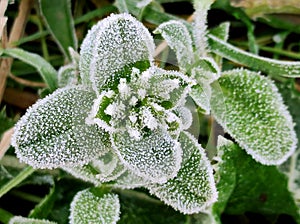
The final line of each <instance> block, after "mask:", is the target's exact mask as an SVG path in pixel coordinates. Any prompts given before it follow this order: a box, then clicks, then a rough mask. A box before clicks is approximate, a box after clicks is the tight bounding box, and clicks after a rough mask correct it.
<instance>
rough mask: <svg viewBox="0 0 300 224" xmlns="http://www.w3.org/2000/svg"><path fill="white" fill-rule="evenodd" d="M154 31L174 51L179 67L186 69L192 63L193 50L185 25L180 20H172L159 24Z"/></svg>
mask: <svg viewBox="0 0 300 224" xmlns="http://www.w3.org/2000/svg"><path fill="white" fill-rule="evenodd" d="M154 33H160V34H161V35H162V36H163V38H164V39H165V40H166V41H167V43H168V45H169V46H170V48H171V49H173V50H174V51H175V53H176V57H177V61H178V64H179V67H180V69H181V70H182V71H188V70H189V68H190V67H191V65H192V64H193V63H194V52H193V45H192V38H191V35H190V33H189V31H188V29H187V28H186V26H185V25H184V24H183V23H182V22H180V21H176V20H172V21H169V22H165V23H163V24H161V25H159V27H157V28H156V30H154Z"/></svg>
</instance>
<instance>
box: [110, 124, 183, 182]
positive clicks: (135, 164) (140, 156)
mask: <svg viewBox="0 0 300 224" xmlns="http://www.w3.org/2000/svg"><path fill="white" fill-rule="evenodd" d="M111 141H112V143H113V148H114V149H115V151H116V153H117V154H118V156H119V158H120V160H121V161H122V162H123V163H124V165H125V166H126V167H127V168H128V169H129V170H130V171H131V172H133V173H134V174H136V175H138V176H140V177H143V178H145V179H147V180H150V181H152V182H154V183H164V182H166V181H167V180H168V179H170V178H173V177H175V176H176V174H177V172H178V170H179V168H180V163H181V156H182V151H181V147H180V145H179V144H178V142H176V141H175V140H173V139H172V138H171V137H170V136H169V135H168V134H167V133H166V132H165V131H163V130H161V129H156V130H154V131H150V130H149V131H148V133H144V136H143V137H142V138H141V139H139V140H136V139H134V138H132V137H130V135H129V134H128V132H127V131H119V132H116V133H113V134H112V138H111Z"/></svg>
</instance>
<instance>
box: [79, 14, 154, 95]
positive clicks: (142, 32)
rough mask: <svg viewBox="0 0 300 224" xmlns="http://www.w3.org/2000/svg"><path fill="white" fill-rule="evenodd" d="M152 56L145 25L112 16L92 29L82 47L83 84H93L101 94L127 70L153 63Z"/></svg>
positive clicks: (122, 16)
mask: <svg viewBox="0 0 300 224" xmlns="http://www.w3.org/2000/svg"><path fill="white" fill-rule="evenodd" d="M153 52H154V42H153V38H152V36H151V35H150V33H149V31H148V30H147V29H146V27H144V25H143V24H142V23H140V22H139V21H137V20H136V19H135V18H134V17H132V16H130V15H129V14H118V15H111V16H109V17H107V18H105V19H103V20H101V21H100V22H99V23H98V24H96V25H95V26H93V28H92V29H91V30H90V32H89V33H88V35H87V36H86V37H85V39H84V41H83V43H82V46H81V51H80V55H81V58H80V62H79V70H80V74H81V77H82V80H83V82H84V83H89V80H91V82H92V83H93V88H94V89H95V91H99V92H101V90H102V89H103V88H104V87H105V86H106V85H108V84H109V83H108V80H110V79H111V78H112V77H113V76H115V75H117V74H118V71H119V70H121V69H122V68H123V67H124V66H126V65H128V64H132V63H135V62H138V61H145V60H148V61H152V60H153V58H152V55H153Z"/></svg>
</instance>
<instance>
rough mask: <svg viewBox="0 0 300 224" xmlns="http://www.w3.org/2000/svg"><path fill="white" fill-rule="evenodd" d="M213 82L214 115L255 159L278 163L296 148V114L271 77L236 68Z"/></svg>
mask: <svg viewBox="0 0 300 224" xmlns="http://www.w3.org/2000/svg"><path fill="white" fill-rule="evenodd" d="M212 86H213V88H212V90H213V93H212V100H211V108H212V113H213V115H214V116H215V118H216V120H217V121H218V122H219V123H220V124H221V125H222V126H223V128H224V129H225V131H227V132H228V133H229V134H230V135H231V136H232V137H233V138H234V139H235V140H236V141H237V142H238V143H239V145H240V146H241V147H242V148H244V149H245V150H246V151H247V153H249V154H250V155H252V157H253V158H254V159H255V160H257V161H258V162H261V163H262V164H266V165H278V164H281V163H282V162H284V161H285V160H286V159H287V158H288V157H289V156H290V155H291V154H292V153H293V152H294V151H295V148H296V144H297V139H296V133H295V131H294V124H293V121H292V117H291V115H290V113H289V112H288V110H287V108H286V106H285V105H284V103H283V100H282V97H281V95H280V94H279V93H278V89H277V87H276V86H275V85H274V83H273V82H272V81H271V80H270V79H268V78H266V77H263V76H261V75H259V74H257V73H255V72H250V71H247V70H233V71H230V72H226V73H224V75H223V76H221V78H219V80H218V82H215V83H214V84H213V85H212ZM216 87H217V88H216ZM219 87H221V89H222V92H221V91H220V89H219ZM223 100H225V104H223ZM221 101H222V102H221Z"/></svg>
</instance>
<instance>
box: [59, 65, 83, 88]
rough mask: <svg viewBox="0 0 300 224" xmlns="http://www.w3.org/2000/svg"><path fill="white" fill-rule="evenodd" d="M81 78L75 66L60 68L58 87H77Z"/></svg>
mask: <svg viewBox="0 0 300 224" xmlns="http://www.w3.org/2000/svg"><path fill="white" fill-rule="evenodd" d="M78 79H79V76H78V71H77V68H76V67H75V65H74V64H68V65H65V66H62V67H60V69H59V70H58V86H59V87H66V86H70V85H76V84H78V83H79V80H78Z"/></svg>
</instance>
